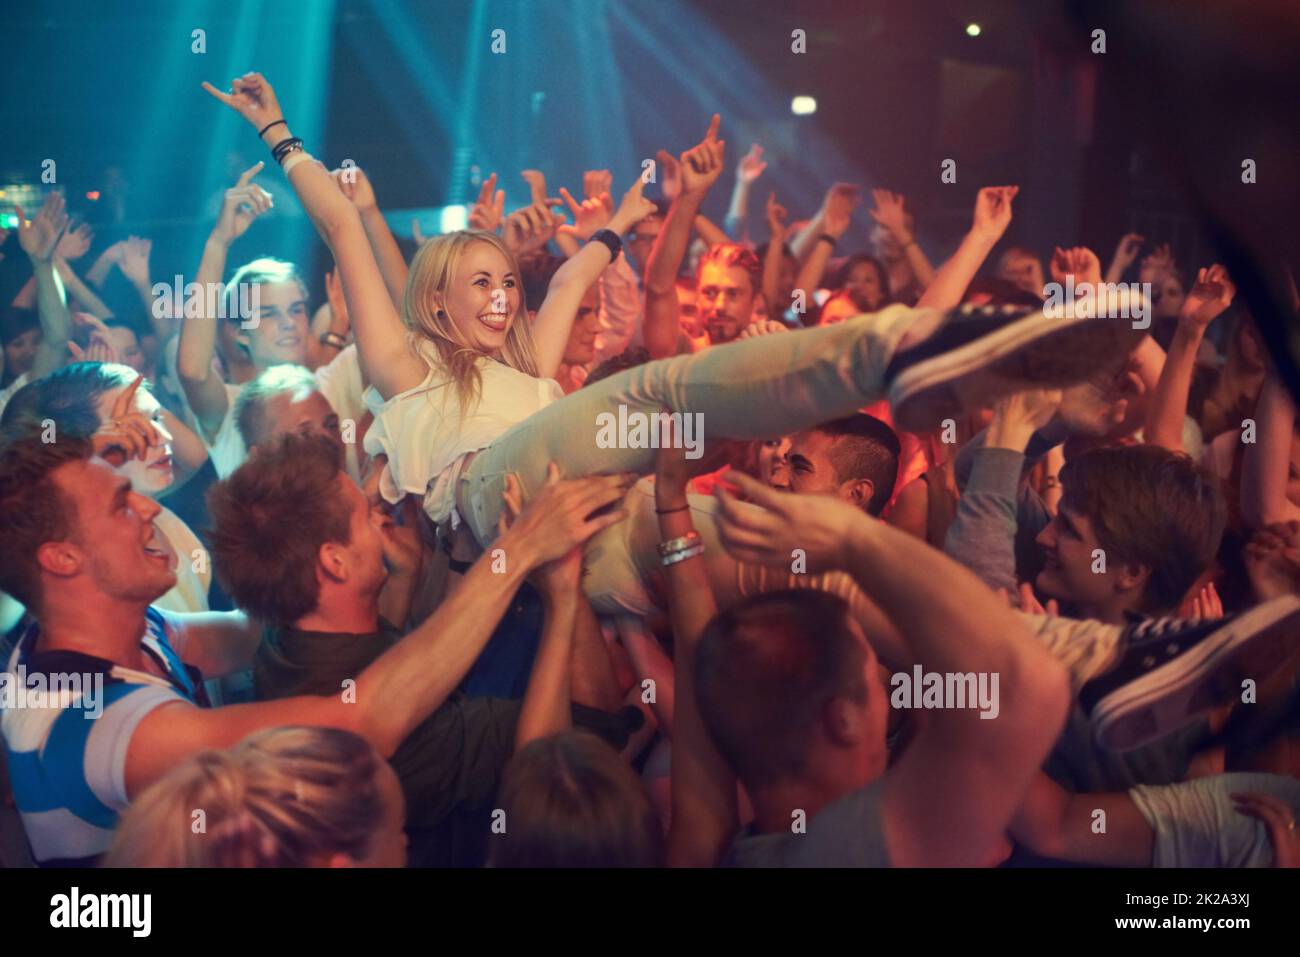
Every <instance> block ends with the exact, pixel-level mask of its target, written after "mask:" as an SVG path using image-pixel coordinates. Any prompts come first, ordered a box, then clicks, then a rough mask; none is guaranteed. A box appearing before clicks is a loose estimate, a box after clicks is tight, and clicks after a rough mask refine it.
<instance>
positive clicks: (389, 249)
mask: <svg viewBox="0 0 1300 957" xmlns="http://www.w3.org/2000/svg"><path fill="white" fill-rule="evenodd" d="M333 176H334V182H336V183H338V186H339V189H340V190H342V192H343V195H344V196H346V197H347V198H348V199H349V200H351V201H352V205H353V206H355V207H356V208H357V212H358V213H360V214H361V226H362V228H363V229H365V231H366V239H368V240H369V241H370V251H371V252H372V253H374V255H375V262H376V263H378V264H379V272H380V274H381V275H382V276H383V277H384V285H385V286H386V287H387V288H388V297H389V298H390V299H391V300H392V301H393V308H394V309H396V310H397V311H398V313H399V314H400V313H401V311H402V299H403V297H404V296H405V295H406V259H405V257H403V256H402V250H401V248H400V247H399V246H398V245H397V240H396V239H395V238H394V237H393V231H392V230H391V229H389V228H388V222H387V221H386V220H385V219H384V214H383V213H381V212H380V211H379V202H378V200H376V199H375V190H374V187H373V186H371V185H370V180H369V178H368V177H367V176H366V174H365V171H364V170H362V169H360V168H358V167H356V166H349V167H345V168H343V169H336V170H335V171H334V173H333Z"/></svg>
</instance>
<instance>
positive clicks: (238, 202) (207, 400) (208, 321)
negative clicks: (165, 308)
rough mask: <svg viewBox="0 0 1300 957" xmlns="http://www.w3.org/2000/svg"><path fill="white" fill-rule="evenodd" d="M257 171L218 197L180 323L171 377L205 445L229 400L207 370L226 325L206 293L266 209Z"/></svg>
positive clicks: (267, 203)
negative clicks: (192, 290)
mask: <svg viewBox="0 0 1300 957" xmlns="http://www.w3.org/2000/svg"><path fill="white" fill-rule="evenodd" d="M261 169H262V164H261V163H254V164H253V165H252V166H250V167H249V168H248V169H246V170H244V172H242V173H241V174H240V175H239V179H238V180H237V181H236V182H235V185H234V186H232V187H231V188H230V189H228V190H226V192H225V195H224V196H223V197H222V199H221V212H220V213H219V214H218V215H217V222H216V224H215V225H213V227H212V232H211V233H209V234H208V238H207V241H206V242H205V243H204V244H203V257H202V258H201V259H200V260H199V271H198V275H197V276H195V280H194V281H195V284H196V286H197V287H198V290H199V293H198V295H197V296H195V297H194V299H192V300H191V301H190V302H188V303H186V304H185V313H186V317H185V318H182V319H181V332H180V340H179V342H178V343H177V350H176V375H177V377H178V378H179V379H180V381H181V388H182V389H184V390H185V398H186V400H187V401H188V402H189V404H190V408H191V409H193V410H194V415H195V418H197V419H198V423H199V429H200V430H201V431H202V432H203V433H204V435H205V438H207V439H208V441H212V440H214V439H215V438H216V435H217V432H218V430H219V429H220V428H221V422H222V420H223V419H224V418H225V417H226V409H227V404H228V400H227V398H226V389H225V386H224V384H223V383H222V381H221V377H220V376H219V375H217V373H216V372H215V371H214V370H213V368H212V358H213V356H214V355H215V354H216V349H217V323H219V322H224V321H226V320H223V319H218V318H217V317H216V316H213V315H209V314H208V300H209V297H208V295H207V290H209V289H217V288H219V287H220V286H221V282H222V277H223V276H224V275H225V271H226V254H227V252H228V251H229V249H230V244H231V243H233V242H234V241H235V240H236V239H238V238H239V237H240V236H242V235H244V233H245V232H247V231H248V227H249V226H251V225H252V223H253V220H255V219H256V218H257V217H258V216H261V215H262V214H263V213H264V212H266V211H267V210H268V209H270V208H271V203H272V200H271V194H270V193H268V192H267V191H266V190H264V189H262V187H260V186H258V185H257V184H256V183H254V182H253V181H252V180H253V177H254V176H256V175H257V174H258V173H259V172H260V171H261ZM124 252H125V251H124Z"/></svg>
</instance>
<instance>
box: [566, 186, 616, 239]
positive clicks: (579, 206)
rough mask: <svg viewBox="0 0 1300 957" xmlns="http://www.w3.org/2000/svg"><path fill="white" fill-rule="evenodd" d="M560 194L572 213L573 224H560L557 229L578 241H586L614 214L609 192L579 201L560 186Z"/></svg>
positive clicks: (612, 199) (603, 226) (602, 227)
mask: <svg viewBox="0 0 1300 957" xmlns="http://www.w3.org/2000/svg"><path fill="white" fill-rule="evenodd" d="M560 196H561V197H563V198H564V201H565V202H566V203H568V204H569V210H570V211H571V212H572V213H573V225H572V226H561V227H560V229H559V231H560V232H561V233H565V234H567V235H570V236H572V237H573V238H574V239H577V240H578V241H579V242H586V241H587V240H588V239H590V238H591V237H592V234H593V233H595V232H596V230H598V229H604V228H605V225H606V224H607V223H608V222H609V220H610V218H611V217H612V216H613V215H614V198H613V197H612V196H610V195H609V193H601V194H599V195H597V196H592V197H589V198H587V199H584V200H583V201H582V202H581V203H579V202H578V201H577V200H576V199H574V198H573V194H572V193H570V192H569V191H568V190H567V189H565V188H564V187H563V186H561V187H560Z"/></svg>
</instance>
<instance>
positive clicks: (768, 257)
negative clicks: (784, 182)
mask: <svg viewBox="0 0 1300 957" xmlns="http://www.w3.org/2000/svg"><path fill="white" fill-rule="evenodd" d="M766 212H767V235H768V238H767V252H766V253H765V254H764V256H763V301H764V302H765V303H767V314H768V315H769V316H776V317H780V316H783V315H785V311H786V310H787V309H789V308H790V303H788V302H780V301H779V300H780V298H781V260H782V259H783V258H784V257H785V221H786V218H787V217H788V216H789V213H787V212H786V209H785V207H784V206H782V205H781V204H780V203H778V202H777V201H776V193H772V194H771V195H770V196H768V197H767V210H766Z"/></svg>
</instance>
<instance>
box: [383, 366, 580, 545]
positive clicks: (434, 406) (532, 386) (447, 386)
mask: <svg viewBox="0 0 1300 957" xmlns="http://www.w3.org/2000/svg"><path fill="white" fill-rule="evenodd" d="M428 358H429V357H428V356H427V355H426V359H428ZM478 368H479V372H480V373H481V375H482V377H483V391H482V393H481V396H480V398H479V401H478V402H477V403H475V404H474V405H473V406H471V408H470V409H469V411H468V412H464V411H463V410H462V409H461V405H460V400H459V399H458V398H457V397H456V389H455V387H454V386H453V385H452V383H451V382H450V380H449V379H448V378H447V376H446V373H445V372H443V371H442V369H441V367H440V366H436V365H434V364H433V363H432V362H431V363H430V370H429V374H428V376H426V377H425V380H424V381H423V382H421V383H420V384H419V385H418V386H416V387H415V388H413V389H407V390H406V391H405V392H402V393H399V394H398V395H395V396H393V397H392V398H391V399H389V400H388V401H387V402H385V401H384V400H383V399H382V398H381V397H380V395H379V393H378V392H377V391H376V390H375V388H374V387H373V386H371V387H370V388H369V389H367V390H366V405H367V406H369V408H370V410H371V411H372V412H374V414H375V421H374V423H373V424H372V425H371V426H370V430H369V431H368V432H367V433H366V440H365V449H366V452H367V453H369V454H370V455H376V454H380V453H382V454H384V455H386V456H388V465H387V467H386V468H385V469H384V471H383V473H382V474H381V475H380V479H379V490H380V493H381V494H382V495H383V496H384V498H385V499H386V500H387V501H389V502H392V503H396V502H399V501H401V500H402V498H403V497H404V496H405V495H407V494H408V493H409V494H412V495H420V496H423V498H424V510H425V512H427V513H428V515H429V518H431V519H432V520H433V522H434V523H435V524H437V525H441V524H443V523H444V522H446V521H447V520H448V519H451V521H452V527H455V526H456V525H458V524H459V516H457V515H455V507H456V497H455V478H456V474H457V472H458V471H459V463H460V461H461V460H462V459H463V458H464V457H465V456H466V455H468V454H469V453H471V452H477V451H478V450H479V449H483V448H486V447H487V446H489V445H491V444H492V443H493V442H494V441H496V439H497V438H499V437H500V436H501V435H503V434H504V433H505V432H507V431H509V430H510V429H511V428H513V427H514V426H516V425H518V424H519V423H520V422H522V421H524V419H526V418H528V417H529V416H530V415H532V414H533V413H534V412H536V411H538V410H539V409H542V408H545V407H546V406H548V405H550V404H551V403H552V402H554V401H556V400H557V399H561V398H563V397H564V391H563V390H562V389H561V388H560V384H559V383H558V382H556V381H555V380H554V379H538V378H536V377H535V376H530V375H528V374H527V373H524V372H520V371H519V370H517V369H512V368H510V366H508V365H505V364H504V363H501V362H497V361H494V360H492V359H488V358H482V359H480V360H479V363H478Z"/></svg>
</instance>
